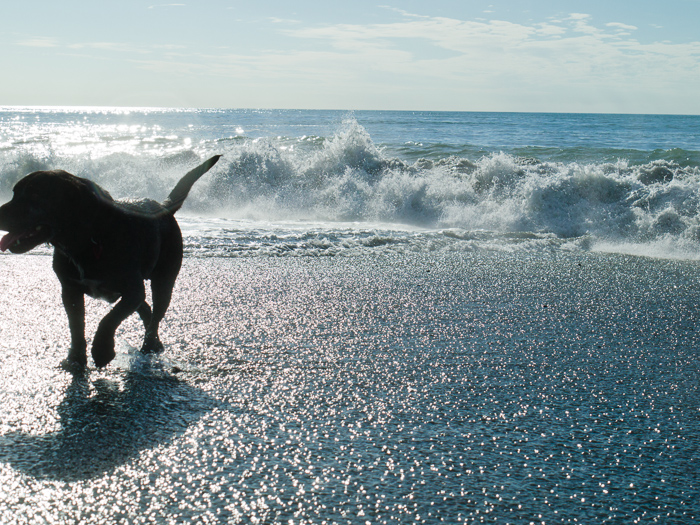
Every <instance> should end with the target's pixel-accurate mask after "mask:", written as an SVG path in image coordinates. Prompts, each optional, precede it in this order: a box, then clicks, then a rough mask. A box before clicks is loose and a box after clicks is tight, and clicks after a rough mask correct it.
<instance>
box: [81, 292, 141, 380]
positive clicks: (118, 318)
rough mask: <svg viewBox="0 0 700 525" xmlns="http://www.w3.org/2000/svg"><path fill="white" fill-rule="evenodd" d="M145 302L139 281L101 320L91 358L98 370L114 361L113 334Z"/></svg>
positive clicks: (93, 343) (93, 342)
mask: <svg viewBox="0 0 700 525" xmlns="http://www.w3.org/2000/svg"><path fill="white" fill-rule="evenodd" d="M145 300H146V290H145V289H144V287H143V281H140V280H139V281H137V282H134V283H133V285H132V286H130V287H129V292H128V293H125V294H124V295H122V298H121V299H120V300H119V302H118V303H117V304H116V305H115V306H114V308H112V310H110V311H109V313H108V314H107V315H105V316H104V317H103V318H102V320H101V321H100V324H99V325H98V326H97V332H96V333H95V338H94V339H93V341H92V358H93V360H94V361H95V365H96V366H97V367H98V368H102V367H103V366H106V365H107V364H109V362H110V361H111V360H112V359H114V356H115V355H116V354H115V352H114V333H115V332H116V331H117V328H118V327H119V325H120V324H121V323H122V321H124V319H126V318H127V317H129V316H130V315H131V314H133V313H134V312H135V311H136V310H137V309H139V308H140V307H141V305H142V304H143V303H144V301H145Z"/></svg>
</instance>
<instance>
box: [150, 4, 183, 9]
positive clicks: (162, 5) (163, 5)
mask: <svg viewBox="0 0 700 525" xmlns="http://www.w3.org/2000/svg"><path fill="white" fill-rule="evenodd" d="M185 5H186V4H156V5H149V6H148V9H158V8H159V7H185Z"/></svg>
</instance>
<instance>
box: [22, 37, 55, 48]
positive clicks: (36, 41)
mask: <svg viewBox="0 0 700 525" xmlns="http://www.w3.org/2000/svg"><path fill="white" fill-rule="evenodd" d="M17 45H18V46H24V47H58V45H59V44H58V40H57V39H55V38H50V37H35V38H29V39H27V40H20V41H19V42H17Z"/></svg>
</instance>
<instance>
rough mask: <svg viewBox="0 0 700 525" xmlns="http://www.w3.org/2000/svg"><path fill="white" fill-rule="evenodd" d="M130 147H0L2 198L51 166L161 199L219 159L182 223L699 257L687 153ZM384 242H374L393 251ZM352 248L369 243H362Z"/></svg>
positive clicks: (356, 142) (342, 141) (245, 142)
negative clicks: (425, 235) (417, 231)
mask: <svg viewBox="0 0 700 525" xmlns="http://www.w3.org/2000/svg"><path fill="white" fill-rule="evenodd" d="M176 139H177V140H176ZM113 140H114V141H120V142H121V143H130V142H134V141H137V142H138V141H139V140H140V139H139V138H138V137H136V136H127V135H123V136H119V137H114V138H113ZM142 142H143V141H142V140H141V142H139V148H140V149H138V150H136V149H134V148H133V147H132V148H131V149H125V150H123V151H115V150H113V151H109V150H107V151H103V153H102V154H99V155H97V154H95V153H94V152H91V151H90V150H89V148H88V150H87V151H83V152H78V153H76V152H72V153H70V154H68V153H61V152H60V151H58V150H57V149H56V148H54V147H52V146H51V145H45V144H43V143H42V141H41V140H40V137H39V138H36V137H35V138H34V139H33V143H32V144H31V147H18V146H17V145H16V144H15V145H13V146H12V147H9V146H6V147H4V148H3V149H2V150H1V151H0V160H1V162H2V165H0V170H1V171H0V173H1V176H0V192H1V193H2V194H3V196H4V197H7V196H9V194H10V191H11V187H12V185H13V184H14V182H15V181H16V180H18V179H19V178H20V177H21V176H22V175H24V174H26V173H28V172H31V171H35V170H39V169H52V168H58V167H60V168H62V169H66V170H68V171H71V172H72V173H74V174H76V175H80V176H86V177H88V178H92V179H93V180H95V181H96V182H98V183H99V184H101V185H103V186H104V187H105V188H106V189H108V190H109V191H110V193H112V195H114V196H115V197H117V198H134V197H143V196H147V197H151V198H155V199H163V198H164V196H165V195H167V193H168V192H169V190H170V189H171V187H172V186H173V185H174V183H175V182H176V181H177V179H178V178H179V177H180V176H181V175H182V174H183V173H184V172H185V171H186V170H187V169H188V168H190V167H191V166H192V165H194V164H195V163H197V162H199V161H200V160H201V159H202V158H203V157H205V156H206V155H209V154H213V153H223V155H224V156H223V158H222V159H221V161H220V162H219V164H218V165H217V167H216V168H215V169H214V170H212V172H211V173H210V174H208V175H207V176H206V177H205V178H204V179H202V181H200V182H198V183H197V185H196V186H195V188H194V190H193V192H192V194H191V196H190V197H189V199H188V201H187V202H186V205H185V208H184V209H183V213H184V214H186V215H187V214H189V215H191V216H209V217H220V218H226V219H229V220H243V221H314V222H316V223H318V222H323V223H325V224H328V223H330V224H336V223H337V224H341V223H342V224H347V223H361V224H362V223H373V224H376V223H380V224H394V225H407V226H409V227H417V228H422V229H425V230H431V231H438V232H440V234H439V235H440V238H441V239H457V240H462V241H464V240H465V239H472V240H473V237H474V235H476V234H477V233H478V234H479V235H489V236H490V238H491V239H500V240H503V239H511V240H512V239H516V238H517V239H519V240H522V239H523V238H524V237H523V236H525V237H527V236H528V235H531V236H535V237H537V238H540V239H547V243H548V244H551V240H552V239H555V240H556V242H558V243H559V244H567V243H570V242H572V241H575V242H576V243H578V246H580V247H584V248H593V249H605V250H613V251H615V250H617V251H628V252H630V253H636V252H639V251H640V250H641V252H643V253H651V252H654V251H656V252H657V254H663V255H666V256H668V255H669V254H672V255H673V256H678V257H683V258H695V257H696V255H695V254H697V253H700V214H699V213H698V212H699V210H700V168H699V167H698V165H699V163H698V158H699V154H698V152H692V151H685V150H678V149H676V150H669V151H667V152H665V155H661V154H659V152H654V153H652V154H650V155H651V156H649V157H648V158H647V159H646V161H641V162H640V161H639V159H636V160H634V161H631V160H629V159H625V158H616V159H612V160H599V161H596V160H591V159H590V158H586V157H585V156H583V155H581V156H580V158H581V159H583V160H580V159H579V158H576V156H575V155H574V154H569V158H557V157H556V156H553V155H549V156H548V158H547V157H545V160H541V158H537V157H536V156H527V155H522V154H516V153H514V152H495V151H494V152H485V153H483V154H482V155H481V156H475V157H471V158H470V157H467V156H462V155H454V154H452V152H451V151H450V150H449V148H445V149H444V150H440V148H439V146H433V147H432V149H431V150H430V152H427V153H426V154H425V155H418V153H420V152H425V150H421V149H420V148H419V146H418V145H416V146H415V147H413V149H412V153H411V154H398V153H397V152H396V149H397V148H394V149H393V150H391V149H389V148H386V147H381V146H379V145H377V144H375V142H374V141H373V140H372V137H370V135H369V133H368V132H367V131H366V129H365V128H363V126H361V125H360V124H359V123H358V122H357V121H356V120H355V119H353V118H349V119H347V120H345V121H344V122H343V124H342V125H341V126H340V129H338V130H337V131H336V132H335V133H334V134H333V135H332V136H329V137H320V136H302V137H274V138H264V137H263V138H247V137H245V136H231V137H227V138H220V137H219V138H204V139H202V140H201V141H199V142H198V143H196V144H194V145H192V144H186V143H183V142H182V141H181V140H180V138H172V137H167V136H166V137H161V139H160V141H158V140H151V145H152V146H153V147H151V148H148V147H146V146H145V145H144V144H142ZM411 148H412V146H411V144H405V145H403V146H401V148H398V149H403V150H407V149H411ZM436 148H437V149H436ZM532 152H533V153H536V152H535V151H532ZM404 153H405V152H404ZM521 153H522V152H521ZM562 156H565V155H559V157H562ZM360 229H361V228H360ZM479 232H480V233H479ZM392 235H393V236H392V237H391V239H390V241H387V242H380V241H376V242H377V243H378V245H381V246H388V245H391V244H393V243H396V242H398V243H399V244H400V243H401V242H403V241H401V240H399V241H396V235H395V234H392ZM370 237H371V236H370ZM380 237H381V235H380ZM323 242H327V241H323ZM323 242H321V245H320V246H321V247H322V245H323ZM357 242H358V243H360V244H362V243H365V242H368V241H367V239H366V238H365V237H363V236H360V237H358V239H357ZM369 242H374V241H371V240H370V241H369ZM504 242H505V241H504ZM519 242H520V241H519ZM640 246H644V247H645V248H644V249H641V248H639V247H640ZM650 250H651V252H650ZM193 251H196V249H193Z"/></svg>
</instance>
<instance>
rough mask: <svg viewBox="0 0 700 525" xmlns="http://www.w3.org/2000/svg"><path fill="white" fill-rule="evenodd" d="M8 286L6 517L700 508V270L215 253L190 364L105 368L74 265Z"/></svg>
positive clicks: (4, 276)
mask: <svg viewBox="0 0 700 525" xmlns="http://www.w3.org/2000/svg"><path fill="white" fill-rule="evenodd" d="M0 270H1V271H0V287H1V289H2V290H4V293H3V295H2V296H1V297H0V302H1V303H2V308H1V309H0V312H1V314H0V315H1V316H2V318H3V322H2V324H0V327H1V328H0V329H1V330H2V338H1V340H0V368H1V369H2V370H3V377H2V378H0V390H1V391H2V399H3V403H2V405H1V406H0V414H1V416H2V417H1V418H0V421H1V422H2V426H1V427H0V428H1V433H0V487H2V489H0V521H1V522H17V523H43V522H49V523H51V522H61V523H77V522H79V521H85V520H87V519H88V518H90V520H91V521H93V522H98V523H99V522H103V523H120V522H123V523H148V522H153V521H156V522H160V523H183V522H188V521H193V522H201V523H249V522H258V523H283V522H284V523H289V522H292V523H414V522H415V523H423V522H425V523H439V522H446V523H460V522H488V523H530V522H545V523H606V522H609V523H632V522H634V521H635V520H636V521H638V522H641V523H654V522H659V523H694V522H696V521H697V519H698V517H699V515H700V504H699V503H698V501H700V498H699V496H700V486H699V485H700V484H699V483H698V481H697V472H696V469H695V464H696V463H697V459H698V456H699V455H700V447H699V445H700V437H699V436H700V432H699V431H700V393H699V392H698V385H699V384H700V383H699V382H698V379H699V377H698V376H699V367H698V359H697V348H698V342H699V341H698V339H699V335H698V331H697V329H696V325H697V322H698V317H699V312H698V308H697V299H698V293H699V292H700V288H699V287H698V284H697V280H698V279H697V274H698V266H697V263H694V262H688V261H663V260H655V259H647V258H640V257H628V256H622V255H609V254H600V253H585V252H580V253H579V252H576V253H569V252H564V251H559V252H553V253H539V254H534V255H533V254H528V253H522V252H515V253H507V252H488V251H476V252H444V251H440V252H435V253H432V254H431V253H416V254H413V253H408V252H396V253H393V252H386V253H375V254H371V253H370V254H364V255H363V256H347V257H325V258H318V257H313V258H310V257H298V258H295V257H252V258H251V257H248V258H210V257H205V258H199V257H193V256H190V257H188V258H186V259H185V264H184V267H183V272H182V274H181V276H180V280H179V281H178V285H177V288H176V292H175V296H174V299H173V305H172V306H171V308H170V310H169V312H168V316H167V318H166V322H165V326H164V328H163V334H162V336H163V340H164V343H165V344H166V352H165V353H164V354H163V355H162V356H159V357H157V358H146V357H142V356H139V355H138V354H137V353H136V352H135V351H134V350H133V348H134V347H137V346H138V345H139V338H140V337H141V335H142V334H141V330H142V329H141V326H140V321H138V319H136V318H135V317H134V318H130V319H129V320H128V321H127V322H126V323H125V324H124V325H123V327H122V329H120V332H119V333H118V339H119V345H120V348H119V354H118V357H117V359H116V360H115V362H113V363H112V364H111V365H110V366H109V367H108V368H107V369H105V370H102V371H97V370H94V369H91V370H90V372H89V374H88V375H87V377H84V378H73V377H72V376H70V375H69V374H67V373H65V372H63V371H61V370H60V369H59V368H58V367H57V365H58V363H59V361H60V360H61V359H62V357H63V356H64V354H65V353H66V351H67V342H68V330H67V323H66V321H65V319H64V314H63V312H62V308H61V306H60V296H59V291H58V284H57V281H56V279H55V277H54V276H53V274H52V273H51V270H50V259H49V258H48V257H46V256H43V255H27V256H0ZM106 308H107V306H106V305H105V304H103V303H97V302H93V301H90V302H89V303H88V311H89V318H88V331H89V333H93V331H94V328H95V324H96V322H97V320H98V319H99V317H100V316H101V315H103V314H104V312H105V311H106Z"/></svg>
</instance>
